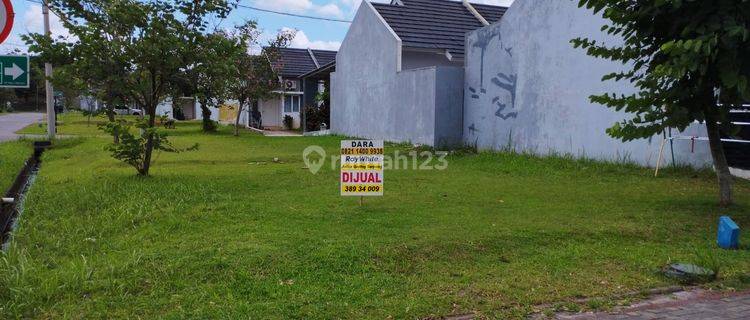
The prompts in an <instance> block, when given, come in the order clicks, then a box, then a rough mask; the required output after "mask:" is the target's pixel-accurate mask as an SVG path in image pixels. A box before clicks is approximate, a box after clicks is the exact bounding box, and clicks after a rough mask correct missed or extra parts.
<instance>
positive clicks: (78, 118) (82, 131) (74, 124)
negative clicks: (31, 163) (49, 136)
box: [16, 112, 136, 136]
mask: <svg viewBox="0 0 750 320" xmlns="http://www.w3.org/2000/svg"><path fill="white" fill-rule="evenodd" d="M117 118H118V119H124V120H131V121H132V120H135V119H136V117H135V116H117ZM57 122H58V126H57V133H58V134H61V135H85V136H92V135H106V133H104V132H103V131H101V130H99V128H98V125H99V124H101V123H106V122H107V118H106V115H103V114H100V115H96V116H91V117H87V116H84V115H83V114H81V113H80V112H68V113H64V114H61V115H58V118H57ZM16 133H18V134H46V133H47V123H46V120H45V122H40V123H38V124H35V125H31V126H28V127H26V128H23V129H22V130H19V131H18V132H16Z"/></svg>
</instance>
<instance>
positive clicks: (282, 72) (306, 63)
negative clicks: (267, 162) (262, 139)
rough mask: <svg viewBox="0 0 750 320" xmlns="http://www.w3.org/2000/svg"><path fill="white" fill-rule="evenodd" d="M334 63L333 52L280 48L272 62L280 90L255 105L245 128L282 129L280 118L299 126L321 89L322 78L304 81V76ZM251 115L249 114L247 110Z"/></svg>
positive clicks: (334, 54)
mask: <svg viewBox="0 0 750 320" xmlns="http://www.w3.org/2000/svg"><path fill="white" fill-rule="evenodd" d="M335 60H336V51H327V50H315V49H296V48H282V49H280V58H279V60H278V61H272V63H273V64H274V65H276V66H278V72H279V76H280V77H281V78H282V82H281V83H282V88H280V89H279V90H278V91H277V92H276V93H278V95H277V96H276V97H275V98H272V99H269V100H262V101H259V102H258V108H257V112H254V113H255V115H251V116H250V117H249V120H248V125H249V126H253V127H260V128H264V129H282V128H284V117H286V116H289V117H292V119H293V120H294V128H295V129H296V128H300V127H301V126H302V122H303V119H302V114H303V112H304V107H305V106H306V105H311V104H313V103H315V96H316V95H317V94H318V92H320V91H322V90H323V86H322V83H321V81H322V79H320V81H318V79H316V80H315V81H305V77H303V76H305V75H307V74H310V73H313V72H315V71H317V70H318V69H320V68H321V67H326V66H328V65H330V64H332V63H334V61H335ZM251 112H252V111H251Z"/></svg>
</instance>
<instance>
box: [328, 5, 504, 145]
mask: <svg viewBox="0 0 750 320" xmlns="http://www.w3.org/2000/svg"><path fill="white" fill-rule="evenodd" d="M506 10H507V8H505V7H499V6H490V5H480V4H471V3H469V2H468V1H464V2H459V1H450V0H393V1H391V2H390V3H373V2H369V1H363V2H362V4H361V6H360V7H359V9H358V11H357V14H356V16H355V18H354V20H353V23H352V25H351V27H350V28H349V32H348V33H347V35H346V38H345V39H344V41H343V43H342V45H341V48H340V50H339V52H338V54H337V57H336V71H335V72H334V73H333V74H332V75H331V130H332V131H333V132H335V133H340V134H344V135H349V136H357V137H364V138H372V139H385V140H390V141H401V142H412V143H417V144H425V145H432V146H450V145H458V144H461V143H462V127H463V123H462V121H461V119H462V114H463V87H464V81H463V79H464V70H463V66H464V54H465V51H466V49H465V42H466V33H467V32H470V31H474V30H477V29H479V28H482V27H484V26H486V25H489V24H491V23H495V22H497V21H499V20H500V19H501V18H502V17H503V15H504V14H505V11H506Z"/></svg>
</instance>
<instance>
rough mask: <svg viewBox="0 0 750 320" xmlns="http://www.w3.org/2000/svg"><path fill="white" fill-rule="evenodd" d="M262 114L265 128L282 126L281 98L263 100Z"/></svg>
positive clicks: (261, 105) (261, 104)
mask: <svg viewBox="0 0 750 320" xmlns="http://www.w3.org/2000/svg"><path fill="white" fill-rule="evenodd" d="M260 114H261V121H262V122H263V127H264V128H281V126H282V124H281V99H271V100H263V101H261V102H260Z"/></svg>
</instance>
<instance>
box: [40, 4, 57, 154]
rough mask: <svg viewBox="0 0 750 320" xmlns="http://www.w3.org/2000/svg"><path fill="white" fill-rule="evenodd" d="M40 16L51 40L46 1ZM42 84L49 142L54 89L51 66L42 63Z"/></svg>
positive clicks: (52, 134) (53, 112)
mask: <svg viewBox="0 0 750 320" xmlns="http://www.w3.org/2000/svg"><path fill="white" fill-rule="evenodd" d="M42 14H43V15H44V34H45V35H46V36H48V37H50V39H51V38H52V32H50V28H49V7H48V6H47V0H44V3H43V5H42ZM44 76H45V80H44V84H45V88H46V90H47V135H48V136H49V139H50V141H51V140H53V139H55V132H56V128H55V125H56V123H55V122H56V121H57V119H56V116H55V102H54V99H55V97H54V89H53V88H52V82H50V81H49V78H50V77H52V64H51V63H49V62H45V63H44Z"/></svg>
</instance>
